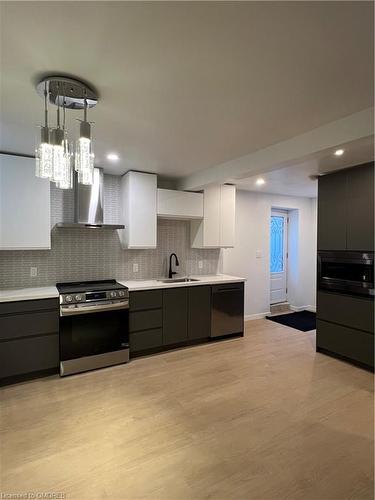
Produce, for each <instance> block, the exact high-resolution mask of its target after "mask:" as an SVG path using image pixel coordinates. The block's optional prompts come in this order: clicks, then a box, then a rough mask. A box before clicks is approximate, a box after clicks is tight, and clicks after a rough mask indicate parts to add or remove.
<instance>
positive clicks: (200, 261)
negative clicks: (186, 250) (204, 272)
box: [198, 260, 203, 269]
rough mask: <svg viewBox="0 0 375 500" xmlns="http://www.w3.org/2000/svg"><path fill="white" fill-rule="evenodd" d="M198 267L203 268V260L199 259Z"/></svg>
mask: <svg viewBox="0 0 375 500" xmlns="http://www.w3.org/2000/svg"><path fill="white" fill-rule="evenodd" d="M198 269H203V260H198Z"/></svg>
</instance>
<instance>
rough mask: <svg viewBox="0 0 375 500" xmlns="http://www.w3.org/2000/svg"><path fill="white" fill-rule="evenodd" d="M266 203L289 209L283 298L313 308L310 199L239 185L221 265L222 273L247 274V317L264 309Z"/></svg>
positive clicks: (266, 285) (267, 273) (312, 210)
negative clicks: (230, 242) (231, 238)
mask: <svg viewBox="0 0 375 500" xmlns="http://www.w3.org/2000/svg"><path fill="white" fill-rule="evenodd" d="M272 208H279V209H284V210H289V211H290V213H289V241H288V251H289V263H288V265H289V270H288V301H289V303H290V304H291V306H294V307H297V308H301V307H302V308H303V307H306V306H309V307H315V276H316V200H313V199H310V198H297V197H289V196H279V195H272V194H262V193H255V192H248V191H241V190H239V191H237V199H236V240H235V247H234V248H230V249H225V250H223V254H222V268H223V272H224V273H228V274H233V275H236V276H243V277H245V278H246V279H247V284H246V293H245V316H247V317H251V316H256V315H264V314H266V313H268V312H269V310H270V267H269V247H270V231H269V226H270V215H271V209H272ZM257 253H258V257H257ZM259 255H260V256H259Z"/></svg>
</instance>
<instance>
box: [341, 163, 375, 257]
mask: <svg viewBox="0 0 375 500" xmlns="http://www.w3.org/2000/svg"><path fill="white" fill-rule="evenodd" d="M347 206H348V209H347V230H346V246H347V249H348V250H364V251H366V250H367V251H369V250H374V163H368V164H367V165H364V166H361V167H357V168H354V169H350V170H348V171H347Z"/></svg>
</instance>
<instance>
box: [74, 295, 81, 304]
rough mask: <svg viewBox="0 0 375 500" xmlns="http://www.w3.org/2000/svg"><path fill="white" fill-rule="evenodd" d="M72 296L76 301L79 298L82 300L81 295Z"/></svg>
mask: <svg viewBox="0 0 375 500" xmlns="http://www.w3.org/2000/svg"><path fill="white" fill-rule="evenodd" d="M74 298H75V299H76V301H77V302H79V301H80V300H82V295H76V296H75V297H74Z"/></svg>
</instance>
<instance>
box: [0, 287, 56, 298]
mask: <svg viewBox="0 0 375 500" xmlns="http://www.w3.org/2000/svg"><path fill="white" fill-rule="evenodd" d="M58 296H59V292H58V291H57V288H56V287H55V286H41V287H38V288H19V289H17V290H0V302H14V301H17V300H37V299H54V298H57V297H58Z"/></svg>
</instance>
